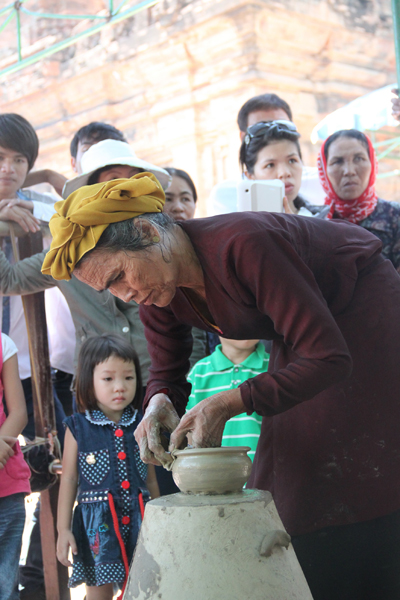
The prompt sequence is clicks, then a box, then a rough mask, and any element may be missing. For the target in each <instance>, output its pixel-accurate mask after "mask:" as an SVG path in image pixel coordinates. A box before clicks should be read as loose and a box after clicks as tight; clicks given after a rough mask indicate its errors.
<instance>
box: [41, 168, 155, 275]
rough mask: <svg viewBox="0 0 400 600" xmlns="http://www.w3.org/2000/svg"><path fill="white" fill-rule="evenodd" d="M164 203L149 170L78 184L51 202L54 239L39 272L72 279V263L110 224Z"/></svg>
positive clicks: (90, 246)
mask: <svg viewBox="0 0 400 600" xmlns="http://www.w3.org/2000/svg"><path fill="white" fill-rule="evenodd" d="M164 202H165V194H164V191H163V189H162V187H161V185H160V183H159V182H158V180H157V179H156V177H155V176H154V175H153V174H152V173H139V174H138V175H134V176H133V177H131V178H130V179H114V180H113V181H108V182H106V183H96V184H95V185H85V186H83V187H81V188H80V189H79V190H77V191H76V192H73V193H72V194H71V195H70V196H68V198H67V199H66V200H62V201H60V202H57V203H56V204H55V205H54V207H55V209H56V211H57V212H56V214H55V215H53V216H52V217H51V219H50V231H51V234H52V236H53V241H52V242H51V246H50V250H49V252H48V253H47V254H46V257H45V259H44V261H43V266H42V273H44V274H45V275H51V276H52V277H53V278H54V279H71V273H72V272H73V270H74V268H75V265H76V264H77V263H78V262H79V260H80V259H81V258H82V256H83V255H84V254H86V252H89V250H92V249H93V248H94V247H95V246H96V244H97V242H98V241H99V239H100V237H101V234H102V233H103V231H104V230H105V229H106V228H107V227H108V226H109V225H110V223H119V222H120V221H127V220H128V219H132V218H133V217H137V216H139V215H142V214H144V213H149V212H162V210H163V206H164Z"/></svg>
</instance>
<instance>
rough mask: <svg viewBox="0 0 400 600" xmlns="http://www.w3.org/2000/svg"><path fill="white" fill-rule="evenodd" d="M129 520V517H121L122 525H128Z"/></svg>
mask: <svg viewBox="0 0 400 600" xmlns="http://www.w3.org/2000/svg"><path fill="white" fill-rule="evenodd" d="M130 522H131V519H130V517H122V525H129V523H130Z"/></svg>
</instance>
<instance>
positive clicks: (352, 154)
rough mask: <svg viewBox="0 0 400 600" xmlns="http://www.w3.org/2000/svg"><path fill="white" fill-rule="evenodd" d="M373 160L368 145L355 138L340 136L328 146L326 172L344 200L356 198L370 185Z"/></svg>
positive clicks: (337, 192)
mask: <svg viewBox="0 0 400 600" xmlns="http://www.w3.org/2000/svg"><path fill="white" fill-rule="evenodd" d="M371 168H372V167H371V161H370V159H369V155H368V150H367V149H366V147H365V146H364V145H363V144H362V143H361V142H360V141H359V140H356V139H355V138H350V137H339V138H337V139H336V140H335V141H334V142H332V144H331V145H330V146H329V148H328V157H327V161H326V172H327V175H328V178H329V181H330V182H331V185H332V187H333V190H334V191H335V193H336V194H337V195H338V196H339V198H341V199H342V200H354V199H355V198H358V197H359V196H361V194H362V193H363V192H364V191H365V189H366V188H367V186H368V183H369V178H370V175H371Z"/></svg>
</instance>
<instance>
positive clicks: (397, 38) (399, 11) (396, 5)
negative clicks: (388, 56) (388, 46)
mask: <svg viewBox="0 0 400 600" xmlns="http://www.w3.org/2000/svg"><path fill="white" fill-rule="evenodd" d="M392 13H393V35H394V48H395V52H396V73H397V87H398V88H399V86H400V0H392Z"/></svg>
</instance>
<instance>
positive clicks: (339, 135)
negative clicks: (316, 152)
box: [324, 129, 369, 160]
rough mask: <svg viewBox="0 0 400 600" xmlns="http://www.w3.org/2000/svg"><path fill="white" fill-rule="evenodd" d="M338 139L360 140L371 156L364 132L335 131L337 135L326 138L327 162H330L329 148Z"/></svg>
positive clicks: (356, 130) (353, 130) (325, 153)
mask: <svg viewBox="0 0 400 600" xmlns="http://www.w3.org/2000/svg"><path fill="white" fill-rule="evenodd" d="M338 138H353V139H355V140H358V141H359V142H361V144H362V145H363V146H364V147H365V149H366V150H367V152H368V156H369V146H368V140H367V136H366V135H365V134H364V133H362V131H358V129H341V130H340V131H335V133H332V135H330V136H329V137H328V138H326V140H325V146H324V155H325V160H328V150H329V146H330V145H331V144H333V142H334V141H335V140H337V139H338Z"/></svg>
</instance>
